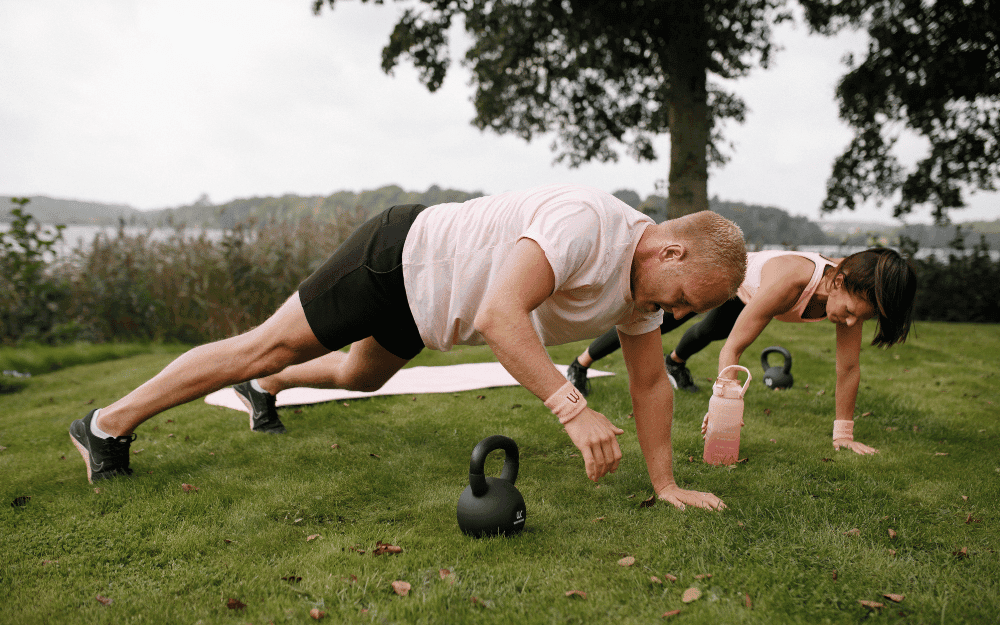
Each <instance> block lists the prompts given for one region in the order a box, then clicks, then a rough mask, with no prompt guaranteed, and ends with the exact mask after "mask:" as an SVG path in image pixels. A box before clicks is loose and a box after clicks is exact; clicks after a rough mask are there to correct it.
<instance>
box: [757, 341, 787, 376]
mask: <svg viewBox="0 0 1000 625" xmlns="http://www.w3.org/2000/svg"><path fill="white" fill-rule="evenodd" d="M775 352H777V353H779V354H781V356H782V357H783V358H784V359H785V364H784V365H783V366H782V367H781V370H782V371H783V372H784V373H788V372H789V371H791V370H792V354H791V353H790V352H789V351H788V350H787V349H785V348H784V347H781V346H780V345H773V346H771V347H768V348H767V349H765V350H764V351H763V352H761V354H760V366H761V368H763V369H764V371H767V370H768V369H769V368H770V367H771V365H770V364H769V363H768V362H767V357H768V355H770V354H773V353H775Z"/></svg>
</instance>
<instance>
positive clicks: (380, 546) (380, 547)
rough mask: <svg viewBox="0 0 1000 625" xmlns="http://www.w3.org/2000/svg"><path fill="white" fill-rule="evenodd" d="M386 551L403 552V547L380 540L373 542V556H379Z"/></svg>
mask: <svg viewBox="0 0 1000 625" xmlns="http://www.w3.org/2000/svg"><path fill="white" fill-rule="evenodd" d="M386 553H403V548H402V547H400V546H398V545H390V544H388V543H384V542H382V541H381V540H380V541H378V542H377V543H375V551H373V552H372V555H373V556H380V555H383V554H386Z"/></svg>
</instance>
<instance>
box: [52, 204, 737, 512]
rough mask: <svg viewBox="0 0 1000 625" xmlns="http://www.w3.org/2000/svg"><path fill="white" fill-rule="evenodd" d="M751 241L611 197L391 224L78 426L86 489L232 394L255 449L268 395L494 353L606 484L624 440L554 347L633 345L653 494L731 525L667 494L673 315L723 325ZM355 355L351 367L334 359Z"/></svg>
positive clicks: (433, 214) (372, 386)
mask: <svg viewBox="0 0 1000 625" xmlns="http://www.w3.org/2000/svg"><path fill="white" fill-rule="evenodd" d="M745 271H746V250H745V246H744V243H743V236H742V232H741V231H740V230H739V228H738V227H737V226H736V225H735V224H733V223H732V222H730V221H727V220H726V219H723V218H722V217H719V216H718V215H716V214H715V213H711V212H708V211H704V212H701V213H696V214H694V215H688V216H685V217H682V218H679V219H675V220H671V221H667V222H664V223H662V224H659V225H657V224H654V222H653V221H652V220H651V219H650V218H649V217H647V216H646V215H643V214H642V213H640V212H638V211H636V210H634V209H632V208H630V207H629V206H628V205H626V204H624V203H623V202H621V201H619V200H618V199H616V198H615V197H614V196H612V195H610V194H607V193H604V192H602V191H598V190H596V189H592V188H589V187H580V186H568V185H551V186H545V187H539V188H535V189H529V190H527V191H521V192H507V193H501V194H498V195H493V196H487V197H480V198H477V199H474V200H469V201H467V202H464V203H449V204H439V205H436V206H432V207H430V208H426V207H424V206H420V205H407V206H394V207H392V208H390V209H388V210H386V211H385V212H383V213H381V214H380V215H378V216H376V217H374V218H373V219H371V220H370V221H368V222H367V223H365V224H364V225H362V226H361V227H360V228H359V229H358V230H357V231H356V232H355V233H354V234H352V235H351V237H350V238H348V240H347V241H346V242H344V244H343V245H341V246H340V247H339V248H338V249H337V251H336V252H334V254H333V255H332V256H331V257H330V258H329V259H328V260H327V261H326V263H325V264H324V265H323V266H322V267H320V268H319V269H318V270H317V271H316V272H315V273H314V274H313V275H312V276H310V277H309V278H307V279H306V280H305V281H304V282H303V283H302V284H301V285H300V287H299V290H298V291H297V292H296V293H295V294H293V295H292V296H291V298H289V299H288V301H286V302H285V303H284V304H283V305H282V306H281V307H280V308H279V309H278V311H277V312H275V313H274V315H272V316H271V317H270V318H269V319H268V320H267V321H265V322H264V323H263V324H261V325H260V326H258V327H257V328H254V329H253V330H250V331H249V332H246V333H245V334H241V335H239V336H235V337H232V338H228V339H225V340H222V341H217V342H215V343H209V344H207V345H202V346H200V347H196V348H194V349H192V350H190V351H188V352H187V353H185V354H183V355H181V356H180V357H179V358H177V359H176V360H175V361H174V362H172V363H171V364H170V365H168V366H167V367H166V368H165V369H164V370H163V371H161V372H160V373H159V374H157V375H156V376H155V377H153V378H152V379H151V380H149V381H148V382H146V383H145V384H143V385H142V386H140V387H139V388H137V389H135V390H134V391H132V392H131V393H129V394H128V395H127V396H125V397H124V398H122V399H120V400H118V401H116V402H115V403H113V404H111V405H109V406H107V407H105V408H102V409H98V410H94V411H91V412H90V413H89V414H87V416H86V417H84V418H83V419H78V420H76V421H74V422H73V424H72V425H71V426H70V436H71V438H72V440H73V443H74V444H75V445H76V446H77V448H78V449H79V450H80V453H81V455H83V457H84V460H85V461H86V463H87V478H88V479H89V480H90V481H95V480H99V479H103V478H106V477H112V476H114V475H118V474H130V473H131V469H130V468H129V467H128V447H129V444H130V443H131V441H132V440H133V439H134V436H133V434H132V432H133V430H135V428H136V427H138V426H139V425H140V424H141V423H143V422H144V421H146V420H147V419H149V418H151V417H153V416H154V415H156V414H159V413H160V412H162V411H164V410H167V409H168V408H172V407H174V406H178V405H180V404H183V403H186V402H189V401H191V400H194V399H197V398H199V397H203V396H205V395H207V394H209V393H211V392H213V391H216V390H219V389H220V388H224V387H226V386H229V385H233V384H236V385H237V391H238V392H239V393H240V395H241V397H243V398H244V401H245V402H246V403H247V404H248V406H250V407H251V426H252V428H253V429H254V430H256V431H272V432H281V431H284V427H283V426H282V424H281V422H280V421H279V420H278V415H277V412H276V411H275V409H274V395H275V394H277V393H278V392H279V391H280V390H282V389H285V388H290V387H295V386H306V387H318V388H343V389H351V390H361V391H372V390H376V389H378V388H380V387H381V386H382V385H383V384H385V382H386V381H387V380H388V379H389V378H391V377H392V376H393V374H395V373H396V372H397V371H399V369H400V368H402V367H403V365H405V364H406V363H407V362H408V361H409V360H410V359H412V358H413V357H414V356H416V355H417V353H419V352H420V350H421V349H423V348H424V347H428V348H430V349H436V350H442V351H447V350H449V349H451V347H452V345H456V344H465V345H477V344H478V345H481V344H483V343H487V344H489V346H490V347H491V348H492V350H493V352H494V353H495V354H496V357H497V359H498V360H499V361H500V363H501V364H503V366H504V367H505V368H506V369H507V371H509V372H510V374H511V375H512V376H513V377H514V378H515V379H516V380H517V381H518V382H519V383H520V384H521V385H522V386H524V387H525V388H526V389H528V390H529V391H530V392H531V393H533V394H534V395H535V396H536V397H538V398H539V399H541V400H543V401H544V402H545V405H546V406H547V407H548V408H550V409H551V410H552V411H553V412H554V413H555V415H556V416H557V417H558V418H559V421H560V423H562V424H563V426H564V427H565V430H566V433H567V434H568V435H569V437H570V438H571V439H572V441H573V444H575V445H576V446H577V447H578V448H579V449H580V452H581V454H582V456H583V458H584V462H585V465H586V472H587V476H588V477H589V478H590V479H591V480H594V481H595V482H596V481H597V480H598V479H599V478H600V477H602V476H603V475H605V474H607V473H609V472H613V471H615V470H616V469H617V467H618V463H619V461H620V459H621V449H620V448H619V446H618V441H617V438H616V437H617V436H618V435H620V434H623V433H624V431H623V430H621V429H619V428H617V427H615V426H614V425H613V424H612V423H611V422H610V421H609V420H608V419H607V418H606V417H605V416H604V415H602V414H600V413H599V412H596V411H594V410H592V409H590V408H589V407H588V406H587V404H586V399H584V398H583V397H582V396H581V395H580V393H579V392H578V391H576V389H575V388H574V387H573V385H572V384H571V383H570V382H568V381H567V380H566V378H565V377H563V375H562V374H560V373H559V371H558V369H556V367H555V366H554V365H553V364H552V361H551V359H550V358H549V356H548V353H547V352H546V351H545V347H544V346H545V345H559V344H562V343H569V342H572V341H578V340H582V339H587V338H593V337H595V336H597V335H599V334H601V333H602V332H604V331H605V330H606V329H607V328H609V327H611V326H617V328H618V331H619V333H620V335H621V343H622V355H623V357H624V359H625V363H626V367H627V369H628V375H629V391H630V393H631V396H632V405H633V414H634V415H635V422H636V429H637V433H638V438H639V445H640V447H641V449H642V453H643V455H644V456H645V459H646V466H647V469H648V471H649V475H650V478H651V479H652V483H653V488H654V489H655V491H656V494H657V495H658V496H659V497H660V498H661V499H664V500H666V501H668V502H670V503H671V504H673V505H675V506H677V507H679V508H683V507H684V506H685V505H693V506H698V507H704V508H711V509H719V508H721V507H724V506H723V504H722V502H721V501H720V500H719V498H718V497H716V496H715V495H713V494H711V493H702V492H697V491H689V490H684V489H681V488H679V487H678V486H677V485H676V483H675V482H674V477H673V458H672V444H671V437H670V426H671V423H672V420H673V389H672V388H671V386H670V382H669V381H668V378H667V374H666V370H665V368H664V364H663V357H662V355H661V340H660V331H659V328H660V322H661V320H662V316H663V314H664V312H668V313H670V314H672V315H673V316H674V317H676V318H680V317H683V316H684V315H687V314H689V313H691V312H704V311H707V310H711V309H712V308H715V307H717V306H719V305H720V304H722V303H723V302H725V301H726V300H728V299H730V298H731V297H732V296H733V295H734V294H735V293H736V289H737V287H738V286H739V285H740V283H741V282H742V281H743V277H744V273H745ZM347 345H350V346H351V347H350V350H349V351H348V352H346V353H344V352H340V351H337V350H339V349H341V348H342V347H345V346H347Z"/></svg>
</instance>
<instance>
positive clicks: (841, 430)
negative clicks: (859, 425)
mask: <svg viewBox="0 0 1000 625" xmlns="http://www.w3.org/2000/svg"><path fill="white" fill-rule="evenodd" d="M842 438H846V439H847V440H850V441H853V440H854V421H848V420H847V419H835V420H834V421H833V440H835V441H838V440H840V439H842Z"/></svg>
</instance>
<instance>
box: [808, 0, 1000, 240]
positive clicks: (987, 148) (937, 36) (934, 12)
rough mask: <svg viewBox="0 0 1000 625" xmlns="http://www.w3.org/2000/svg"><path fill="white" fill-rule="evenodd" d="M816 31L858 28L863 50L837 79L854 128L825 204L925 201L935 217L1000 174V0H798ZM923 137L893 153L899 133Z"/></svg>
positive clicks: (830, 207)
mask: <svg viewBox="0 0 1000 625" xmlns="http://www.w3.org/2000/svg"><path fill="white" fill-rule="evenodd" d="M801 2H802V4H803V6H804V7H805V9H806V17H807V20H808V21H809V23H810V25H811V26H812V27H813V28H815V29H816V30H818V31H819V32H821V33H826V34H829V33H833V32H836V31H838V30H839V29H841V28H863V29H865V30H867V32H868V34H869V36H870V43H869V46H868V50H867V53H866V54H865V56H864V59H863V60H861V61H860V62H856V60H855V59H851V58H849V59H848V63H849V71H848V73H847V74H846V75H845V76H844V77H843V79H841V81H840V83H839V85H838V87H837V99H838V101H839V104H840V116H841V118H843V119H844V120H845V121H846V122H847V123H848V124H849V125H850V126H851V128H852V130H853V132H854V137H853V139H852V141H851V142H850V144H849V145H848V146H847V148H846V149H845V150H844V152H843V153H842V154H841V155H840V156H839V157H838V158H837V159H836V161H835V162H834V165H833V171H832V174H831V176H830V179H829V181H828V183H827V197H826V199H825V200H824V202H823V207H822V208H823V210H824V211H834V210H837V209H841V208H848V209H854V208H855V207H856V206H857V205H858V204H859V203H863V202H866V201H869V200H874V201H875V202H877V203H878V204H882V203H883V202H885V201H887V200H891V201H893V202H894V203H895V205H894V208H893V214H894V215H895V216H897V217H899V216H901V215H904V214H907V213H910V212H911V211H912V210H913V209H914V207H916V206H919V205H930V206H931V207H932V208H933V213H934V217H935V219H936V220H938V221H944V220H946V218H947V214H948V211H949V210H950V209H954V208H960V207H962V206H964V200H963V195H964V193H966V192H969V191H975V190H985V191H995V190H996V181H997V180H998V178H1000V42H998V34H1000V29H998V25H1000V24H998V19H997V15H998V13H1000V7H997V6H996V3H995V2H993V1H992V0H876V1H871V0H842V1H841V2H834V3H831V2H827V1H825V0H801ZM904 131H908V132H912V133H916V134H917V135H919V136H921V137H923V138H924V139H926V140H927V142H928V144H929V149H928V151H927V154H926V156H924V157H923V158H922V159H920V160H919V161H918V162H917V163H916V165H915V166H913V167H911V168H907V167H906V166H904V165H903V164H901V163H900V161H899V158H897V156H896V155H895V154H894V153H893V146H894V145H895V144H896V142H897V140H898V139H899V137H900V135H901V133H903V132H904Z"/></svg>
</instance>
